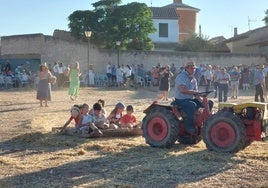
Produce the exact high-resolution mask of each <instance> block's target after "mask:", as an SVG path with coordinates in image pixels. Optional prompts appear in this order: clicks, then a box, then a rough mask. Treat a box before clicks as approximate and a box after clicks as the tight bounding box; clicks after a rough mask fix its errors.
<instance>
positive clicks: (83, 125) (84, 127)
mask: <svg viewBox="0 0 268 188" xmlns="http://www.w3.org/2000/svg"><path fill="white" fill-rule="evenodd" d="M93 109H94V106H93ZM81 114H82V117H81V119H80V121H79V125H78V127H79V130H80V131H81V132H82V133H88V134H94V133H98V134H99V135H102V132H101V131H100V130H99V129H98V127H96V126H95V124H94V118H93V116H92V114H89V105H88V104H86V103H85V104H83V105H82V108H81Z"/></svg>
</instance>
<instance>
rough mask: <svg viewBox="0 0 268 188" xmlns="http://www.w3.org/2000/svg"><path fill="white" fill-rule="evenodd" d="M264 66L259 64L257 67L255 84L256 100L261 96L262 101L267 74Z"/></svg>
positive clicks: (262, 100)
mask: <svg viewBox="0 0 268 188" xmlns="http://www.w3.org/2000/svg"><path fill="white" fill-rule="evenodd" d="M263 69H264V66H263V65H259V66H258V67H257V70H256V71H255V74H254V86H255V101H256V102H258V101H259V96H260V101H261V102H264V101H265V100H264V92H265V91H264V89H265V74H264V71H263Z"/></svg>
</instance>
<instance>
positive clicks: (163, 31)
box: [159, 23, 168, 37]
mask: <svg viewBox="0 0 268 188" xmlns="http://www.w3.org/2000/svg"><path fill="white" fill-rule="evenodd" d="M159 37H168V24H167V23H160V24H159Z"/></svg>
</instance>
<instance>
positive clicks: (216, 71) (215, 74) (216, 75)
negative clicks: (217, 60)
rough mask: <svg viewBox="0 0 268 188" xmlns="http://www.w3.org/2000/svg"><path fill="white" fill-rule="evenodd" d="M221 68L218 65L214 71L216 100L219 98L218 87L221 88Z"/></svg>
mask: <svg viewBox="0 0 268 188" xmlns="http://www.w3.org/2000/svg"><path fill="white" fill-rule="evenodd" d="M220 72H221V71H220V67H219V66H218V65H216V66H215V69H214V70H213V77H212V80H213V87H214V90H215V95H214V98H217V96H218V86H219V80H218V75H219V74H220Z"/></svg>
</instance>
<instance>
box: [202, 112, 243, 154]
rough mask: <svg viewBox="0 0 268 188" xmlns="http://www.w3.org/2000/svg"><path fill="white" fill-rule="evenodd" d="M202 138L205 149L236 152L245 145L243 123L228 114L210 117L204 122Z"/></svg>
mask: <svg viewBox="0 0 268 188" xmlns="http://www.w3.org/2000/svg"><path fill="white" fill-rule="evenodd" d="M202 136H203V140H204V142H205V144H206V146H207V148H208V149H209V150H214V151H217V152H237V151H239V150H241V149H243V148H244V147H245V145H246V129H245V126H244V124H243V121H242V120H241V119H240V118H239V117H237V116H236V115H234V114H232V113H230V112H219V113H216V114H214V115H212V116H211V117H210V118H209V119H208V120H207V121H206V122H205V126H204V127H203V131H202Z"/></svg>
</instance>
